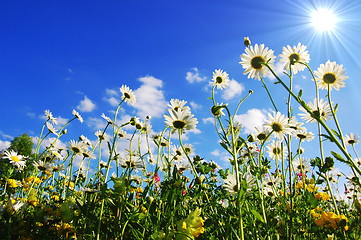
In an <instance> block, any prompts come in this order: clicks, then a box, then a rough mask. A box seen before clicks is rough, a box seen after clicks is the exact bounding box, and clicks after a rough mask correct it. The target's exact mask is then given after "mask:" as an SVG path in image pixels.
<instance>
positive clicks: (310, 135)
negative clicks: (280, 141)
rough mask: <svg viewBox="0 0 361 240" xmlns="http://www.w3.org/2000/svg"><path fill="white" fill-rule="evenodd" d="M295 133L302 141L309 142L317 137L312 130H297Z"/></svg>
mask: <svg viewBox="0 0 361 240" xmlns="http://www.w3.org/2000/svg"><path fill="white" fill-rule="evenodd" d="M293 135H294V136H295V137H296V138H298V139H300V140H301V141H303V140H306V141H307V142H309V141H311V140H312V139H313V138H314V137H315V136H314V134H313V133H312V132H307V131H304V130H297V131H295V132H294V133H293Z"/></svg>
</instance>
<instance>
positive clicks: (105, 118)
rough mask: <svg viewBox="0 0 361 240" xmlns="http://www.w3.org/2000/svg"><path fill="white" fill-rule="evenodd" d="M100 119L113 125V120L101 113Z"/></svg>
mask: <svg viewBox="0 0 361 240" xmlns="http://www.w3.org/2000/svg"><path fill="white" fill-rule="evenodd" d="M100 117H102V118H103V119H104V120H106V121H107V122H108V123H109V124H113V120H111V119H110V117H108V116H106V115H105V114H104V113H102V115H101V116H100Z"/></svg>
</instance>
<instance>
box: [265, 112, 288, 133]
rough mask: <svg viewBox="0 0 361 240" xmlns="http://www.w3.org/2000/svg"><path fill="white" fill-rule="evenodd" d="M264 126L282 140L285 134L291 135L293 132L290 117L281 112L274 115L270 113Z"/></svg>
mask: <svg viewBox="0 0 361 240" xmlns="http://www.w3.org/2000/svg"><path fill="white" fill-rule="evenodd" d="M264 126H265V127H267V128H268V129H269V130H270V131H272V134H274V135H275V136H276V137H277V138H279V139H282V138H283V136H284V135H285V134H290V133H291V132H292V131H293V129H292V128H291V127H290V125H289V124H288V117H286V116H285V115H283V114H281V113H280V112H274V113H273V115H272V114H270V113H269V114H268V119H266V120H265V125H264Z"/></svg>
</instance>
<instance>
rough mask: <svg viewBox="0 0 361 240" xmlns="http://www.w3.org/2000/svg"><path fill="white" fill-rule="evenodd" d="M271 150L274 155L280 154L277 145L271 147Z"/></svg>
mask: <svg viewBox="0 0 361 240" xmlns="http://www.w3.org/2000/svg"><path fill="white" fill-rule="evenodd" d="M272 152H273V154H275V155H280V154H281V149H280V148H278V147H275V148H273V150H272Z"/></svg>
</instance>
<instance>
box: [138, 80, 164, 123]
mask: <svg viewBox="0 0 361 240" xmlns="http://www.w3.org/2000/svg"><path fill="white" fill-rule="evenodd" d="M138 80H139V81H140V82H142V85H141V86H140V87H139V88H138V89H136V90H135V91H134V93H135V96H136V98H137V101H136V103H135V104H134V107H135V108H136V109H137V115H138V116H139V117H140V118H144V117H145V116H151V117H155V118H156V117H162V114H163V112H164V110H165V109H166V107H167V102H166V101H165V98H164V93H163V91H162V90H161V89H162V87H163V81H162V80H160V79H157V78H155V77H153V76H146V77H141V78H139V79H138Z"/></svg>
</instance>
